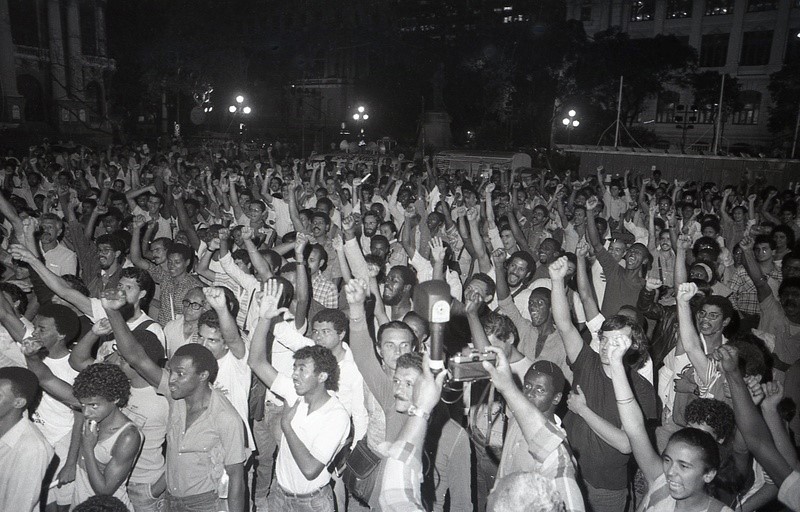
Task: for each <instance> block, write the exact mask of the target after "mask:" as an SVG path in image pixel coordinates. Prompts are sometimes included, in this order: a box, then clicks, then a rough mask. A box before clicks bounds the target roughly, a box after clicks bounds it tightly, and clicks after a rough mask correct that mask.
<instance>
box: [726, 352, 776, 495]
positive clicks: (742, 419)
mask: <svg viewBox="0 0 800 512" xmlns="http://www.w3.org/2000/svg"><path fill="white" fill-rule="evenodd" d="M713 358H714V360H715V361H718V362H719V363H720V365H721V366H722V371H723V372H724V374H725V380H726V382H727V383H728V387H729V388H730V393H731V401H732V402H733V413H734V415H735V416H736V426H737V427H738V429H739V432H741V434H742V436H743V437H744V441H745V443H746V444H747V449H748V450H750V452H751V453H752V454H753V456H754V457H755V459H756V460H757V461H758V463H759V464H761V465H762V466H763V467H764V469H765V470H766V471H767V474H768V475H769V476H770V478H772V481H773V482H775V485H777V486H780V485H781V484H783V481H784V480H785V479H786V477H788V476H789V475H790V474H791V472H792V467H791V466H790V465H789V463H788V462H786V459H784V458H783V455H781V453H780V452H779V451H778V450H777V448H776V447H775V443H774V442H773V440H772V436H771V435H770V432H769V427H767V424H766V423H765V422H764V418H763V417H762V416H761V415H760V414H759V412H758V408H757V407H756V405H755V403H753V400H752V398H750V391H748V389H747V384H745V382H744V378H743V377H742V374H741V371H740V370H739V352H738V350H737V349H736V347H734V346H733V345H722V346H721V347H719V348H718V349H717V350H716V351H714V354H713Z"/></svg>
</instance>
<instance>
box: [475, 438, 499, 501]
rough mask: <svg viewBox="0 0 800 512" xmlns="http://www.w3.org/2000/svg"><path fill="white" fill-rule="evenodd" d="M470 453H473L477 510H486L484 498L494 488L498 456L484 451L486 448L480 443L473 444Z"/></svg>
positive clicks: (487, 496) (485, 498)
mask: <svg viewBox="0 0 800 512" xmlns="http://www.w3.org/2000/svg"><path fill="white" fill-rule="evenodd" d="M473 448H474V449H473V450H472V453H474V454H475V487H476V489H475V494H476V497H477V505H478V506H477V510H478V512H484V511H485V510H486V500H487V499H488V498H489V493H490V492H491V491H492V489H493V488H494V482H495V478H496V477H497V469H498V460H499V457H496V456H494V455H489V454H488V453H486V448H485V447H483V446H481V445H480V444H474V445H473Z"/></svg>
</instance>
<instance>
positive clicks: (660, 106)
mask: <svg viewBox="0 0 800 512" xmlns="http://www.w3.org/2000/svg"><path fill="white" fill-rule="evenodd" d="M679 101H680V96H679V95H678V93H677V92H675V91H664V92H663V93H661V94H659V95H658V103H656V122H657V123H674V122H675V109H676V108H677V105H678V102H679Z"/></svg>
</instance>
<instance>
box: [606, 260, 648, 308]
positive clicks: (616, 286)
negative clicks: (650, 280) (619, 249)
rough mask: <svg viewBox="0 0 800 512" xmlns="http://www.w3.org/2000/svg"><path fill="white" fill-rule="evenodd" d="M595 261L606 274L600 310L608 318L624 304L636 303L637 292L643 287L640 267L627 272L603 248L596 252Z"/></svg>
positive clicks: (632, 304)
mask: <svg viewBox="0 0 800 512" xmlns="http://www.w3.org/2000/svg"><path fill="white" fill-rule="evenodd" d="M597 261H599V262H600V265H601V266H602V267H603V273H604V274H605V275H606V293H605V295H604V296H603V306H602V307H601V308H600V312H601V313H602V314H603V316H604V317H606V318H609V317H611V316H614V315H616V314H617V312H619V309H620V308H621V307H622V306H625V305H631V306H635V305H636V300H637V298H638V297H639V292H640V291H641V290H642V288H644V283H645V280H644V277H642V273H641V269H640V270H639V271H637V272H628V271H627V270H626V269H624V268H622V267H620V266H619V262H617V261H615V260H614V257H613V256H611V254H609V252H608V251H607V250H605V249H600V251H599V252H598V253H597Z"/></svg>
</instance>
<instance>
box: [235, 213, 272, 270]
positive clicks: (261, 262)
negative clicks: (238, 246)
mask: <svg viewBox="0 0 800 512" xmlns="http://www.w3.org/2000/svg"><path fill="white" fill-rule="evenodd" d="M254 236H255V233H254V232H253V228H251V227H250V226H244V227H242V240H243V241H244V248H245V250H247V255H248V256H250V263H252V265H253V270H255V273H256V275H259V276H262V277H263V278H264V279H266V278H269V277H272V276H273V274H274V272H273V270H272V269H271V268H270V267H269V263H267V260H266V258H264V256H263V255H262V254H261V253H260V252H258V247H256V244H255V243H253V237H254Z"/></svg>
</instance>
